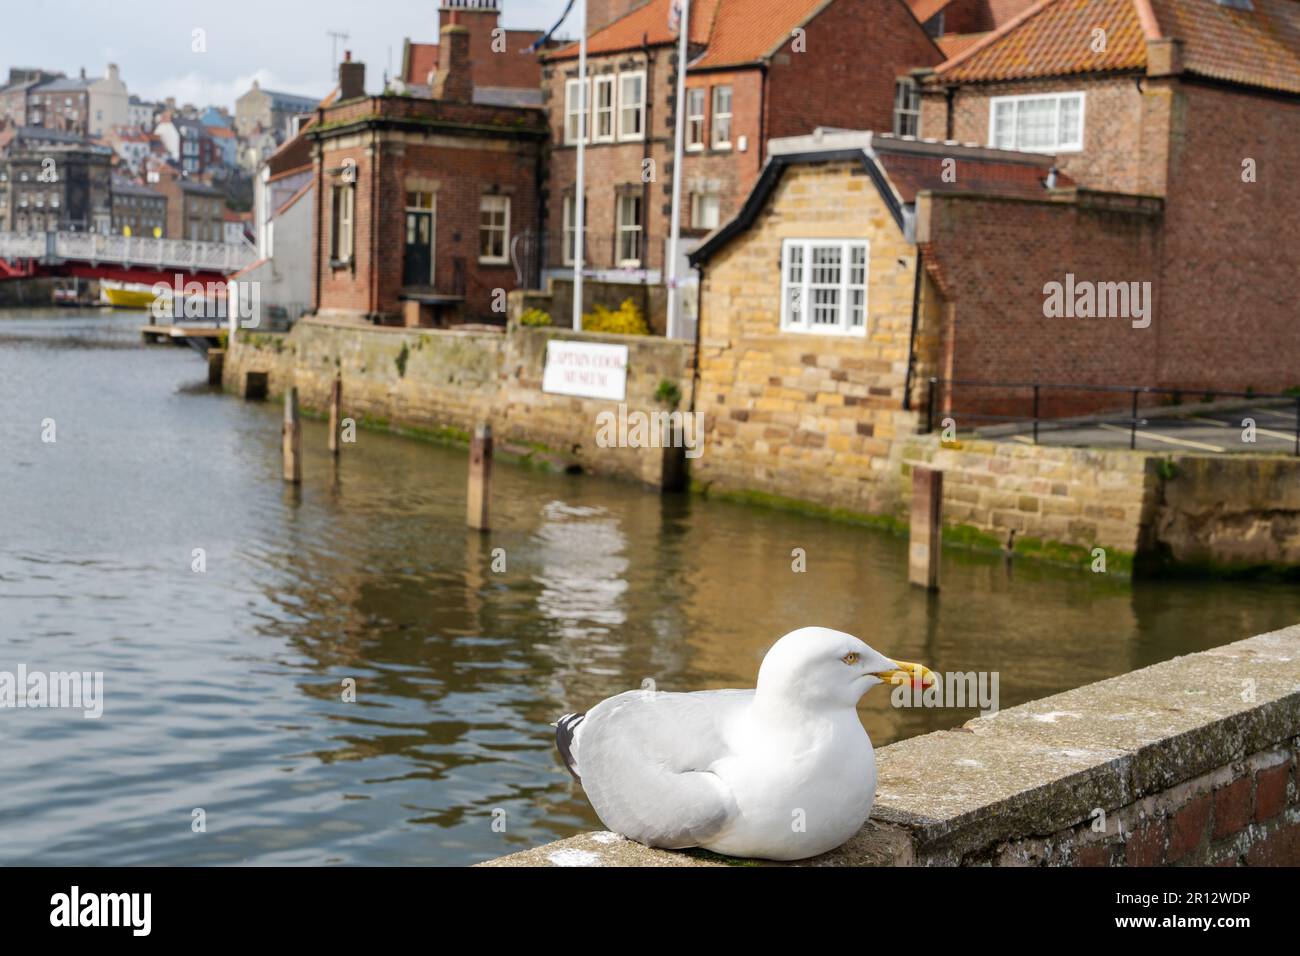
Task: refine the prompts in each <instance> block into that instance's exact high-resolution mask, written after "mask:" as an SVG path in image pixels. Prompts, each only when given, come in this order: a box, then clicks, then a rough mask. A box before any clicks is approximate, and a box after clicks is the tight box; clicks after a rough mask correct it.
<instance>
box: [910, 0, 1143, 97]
mask: <svg viewBox="0 0 1300 956" xmlns="http://www.w3.org/2000/svg"><path fill="white" fill-rule="evenodd" d="M1098 28H1102V29H1105V31H1106V49H1105V51H1104V52H1101V53H1094V52H1093V48H1092V46H1093V44H1092V40H1093V31H1094V30H1096V29H1098ZM1145 67H1146V36H1145V34H1144V33H1143V30H1142V24H1141V22H1140V21H1139V19H1138V14H1137V10H1136V8H1135V5H1134V0H1041V2H1040V3H1036V4H1034V6H1032V7H1030V8H1029V9H1028V10H1026V11H1025V12H1024V13H1022V14H1021V15H1020V16H1018V17H1016V18H1015V19H1013V20H1011V21H1010V22H1009V23H1007V24H1006V26H1004V27H1002V29H1000V30H996V31H994V32H993V33H991V34H989V35H988V36H987V37H985V38H984V39H983V40H982V41H980V42H978V43H975V44H973V45H971V46H969V47H967V48H966V50H965V51H963V52H961V53H958V54H957V55H956V56H954V57H953V58H952V59H951V60H949V61H948V62H947V63H944V64H941V65H940V66H939V67H938V68H937V69H936V71H935V72H936V73H938V74H939V76H940V77H942V78H944V79H947V80H955V81H963V80H968V81H979V80H1018V79H1025V78H1028V77H1035V76H1062V75H1068V74H1073V73H1097V72H1110V71H1114V70H1136V69H1143V68H1145Z"/></svg>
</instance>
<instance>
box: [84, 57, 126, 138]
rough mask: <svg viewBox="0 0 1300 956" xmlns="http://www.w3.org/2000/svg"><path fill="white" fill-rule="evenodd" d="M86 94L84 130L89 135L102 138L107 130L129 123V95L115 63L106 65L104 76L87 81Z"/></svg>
mask: <svg viewBox="0 0 1300 956" xmlns="http://www.w3.org/2000/svg"><path fill="white" fill-rule="evenodd" d="M86 93H87V97H86V114H87V120H86V130H87V132H88V134H89V135H91V136H103V135H104V134H105V133H107V132H108V131H109V130H112V129H115V128H116V127H119V126H125V125H126V124H127V123H128V122H130V109H129V103H130V95H129V94H128V93H127V89H126V84H125V83H123V82H122V77H121V74H120V73H119V71H118V68H117V64H116V63H110V64H108V72H107V73H105V74H104V76H102V77H100V78H98V79H95V80H91V81H89V83H87V86H86Z"/></svg>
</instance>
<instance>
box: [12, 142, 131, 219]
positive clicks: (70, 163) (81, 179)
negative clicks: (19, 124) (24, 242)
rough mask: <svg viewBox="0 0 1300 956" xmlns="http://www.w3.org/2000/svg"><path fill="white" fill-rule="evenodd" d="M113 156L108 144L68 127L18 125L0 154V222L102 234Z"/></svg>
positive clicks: (109, 202)
mask: <svg viewBox="0 0 1300 956" xmlns="http://www.w3.org/2000/svg"><path fill="white" fill-rule="evenodd" d="M112 159H113V152H112V150H110V149H109V148H108V147H106V146H97V145H94V144H90V143H86V142H85V141H84V140H82V139H81V138H80V137H77V136H75V135H74V134H71V133H64V132H61V131H58V130H43V129H39V128H33V127H23V128H20V129H18V130H17V131H16V133H15V135H14V136H12V137H10V139H9V141H8V143H7V144H6V145H5V147H4V150H3V155H2V156H0V197H2V198H0V228H3V229H4V230H5V231H12V232H52V231H75V232H98V233H103V234H107V233H108V232H109V231H110V229H111V228H112V194H111V183H110V179H111V169H112Z"/></svg>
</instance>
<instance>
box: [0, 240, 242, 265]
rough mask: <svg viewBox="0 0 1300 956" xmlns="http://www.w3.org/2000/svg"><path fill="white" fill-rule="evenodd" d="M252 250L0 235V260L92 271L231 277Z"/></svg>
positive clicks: (200, 244)
mask: <svg viewBox="0 0 1300 956" xmlns="http://www.w3.org/2000/svg"><path fill="white" fill-rule="evenodd" d="M256 256H257V250H256V249H255V248H254V247H253V246H252V244H251V243H248V242H238V243H234V242H199V241H197V240H190V239H154V238H151V237H146V236H105V235H102V234H101V233H96V232H36V233H31V232H28V233H16V232H0V258H3V259H44V260H63V259H76V260H78V261H83V262H90V263H92V264H95V265H98V264H99V263H101V262H106V263H113V264H115V265H123V266H132V265H135V266H154V267H156V268H161V269H186V270H199V269H202V270H205V271H210V272H222V273H231V272H237V271H238V270H240V269H242V268H244V267H245V266H248V265H250V264H252V262H253V261H254V260H255V258H256Z"/></svg>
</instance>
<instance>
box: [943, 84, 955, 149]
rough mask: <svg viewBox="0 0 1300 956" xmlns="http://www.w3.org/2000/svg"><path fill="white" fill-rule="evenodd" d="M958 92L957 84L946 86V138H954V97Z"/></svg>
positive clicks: (944, 134) (944, 92) (944, 94)
mask: <svg viewBox="0 0 1300 956" xmlns="http://www.w3.org/2000/svg"><path fill="white" fill-rule="evenodd" d="M956 92H957V88H956V87H955V86H949V87H946V88H945V89H944V91H943V97H944V100H945V109H944V113H945V114H946V115H945V116H944V124H943V126H944V133H943V138H944V139H952V99H953V96H954V95H955V94H956Z"/></svg>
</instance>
